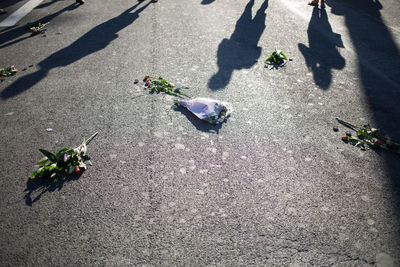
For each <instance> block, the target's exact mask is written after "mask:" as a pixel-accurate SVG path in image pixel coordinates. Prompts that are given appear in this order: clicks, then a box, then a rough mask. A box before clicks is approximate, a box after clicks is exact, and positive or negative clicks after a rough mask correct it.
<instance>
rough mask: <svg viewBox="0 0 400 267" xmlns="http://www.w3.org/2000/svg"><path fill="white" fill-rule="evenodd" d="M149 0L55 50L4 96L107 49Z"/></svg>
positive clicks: (12, 94) (8, 88) (6, 91)
mask: <svg viewBox="0 0 400 267" xmlns="http://www.w3.org/2000/svg"><path fill="white" fill-rule="evenodd" d="M150 3H151V2H148V3H147V4H146V5H144V6H142V7H141V8H139V9H137V10H136V11H135V12H133V13H130V12H131V11H132V10H134V9H136V7H138V6H139V5H140V4H141V3H137V4H136V5H134V6H132V7H131V8H129V9H127V10H126V11H124V12H123V13H121V14H120V15H119V16H117V17H115V18H112V19H110V20H108V21H106V22H104V23H102V24H100V25H98V26H96V27H94V28H93V29H92V30H90V31H89V32H87V33H86V34H84V35H83V36H82V37H80V38H79V39H78V40H76V41H75V42H74V43H72V44H71V45H69V46H67V47H65V48H63V49H61V50H59V51H57V52H55V53H54V54H52V55H50V56H49V57H47V58H45V59H44V60H43V61H41V62H40V63H39V64H38V65H39V70H38V71H36V72H34V73H31V74H29V75H25V76H23V77H21V78H19V79H18V80H17V81H15V82H14V83H12V84H11V85H10V86H8V87H6V88H5V89H4V90H3V91H2V92H1V97H2V98H3V99H7V98H11V97H14V96H16V95H18V94H20V93H22V92H24V91H26V90H28V89H29V88H31V87H32V86H34V85H35V84H37V83H38V82H39V81H41V80H42V79H43V78H45V77H46V76H47V73H48V72H49V71H50V70H51V69H54V68H57V67H62V66H67V65H69V64H72V63H74V62H75V61H78V60H80V59H82V58H83V57H86V56H88V55H90V54H92V53H95V52H97V51H99V50H102V49H104V48H105V47H107V46H108V45H109V44H110V43H111V42H112V41H113V40H115V39H116V38H118V34H117V32H119V31H120V30H122V29H123V28H125V27H127V26H129V25H130V24H132V23H133V22H134V21H135V20H136V19H137V18H138V17H139V14H140V12H142V11H143V10H144V9H145V8H146V7H147V6H148V5H150Z"/></svg>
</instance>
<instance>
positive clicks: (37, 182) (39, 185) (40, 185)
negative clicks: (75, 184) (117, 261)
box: [24, 174, 82, 206]
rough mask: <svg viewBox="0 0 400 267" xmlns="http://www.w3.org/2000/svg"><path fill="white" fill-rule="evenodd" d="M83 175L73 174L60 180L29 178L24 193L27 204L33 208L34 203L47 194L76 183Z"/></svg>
mask: <svg viewBox="0 0 400 267" xmlns="http://www.w3.org/2000/svg"><path fill="white" fill-rule="evenodd" d="M81 175H82V174H73V175H68V176H65V177H61V178H59V179H51V178H49V177H43V178H35V179H31V178H28V180H27V181H26V189H25V190H24V192H26V194H25V196H24V199H25V204H26V205H28V206H32V205H33V203H35V202H36V201H39V200H40V198H41V197H42V195H43V194H45V193H46V192H54V191H56V190H58V191H60V190H61V189H62V188H63V186H64V184H65V183H69V182H71V181H76V180H78V179H79V178H80V177H81ZM32 195H35V196H32Z"/></svg>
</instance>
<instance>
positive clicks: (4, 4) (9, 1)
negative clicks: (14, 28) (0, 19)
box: [0, 0, 23, 11]
mask: <svg viewBox="0 0 400 267" xmlns="http://www.w3.org/2000/svg"><path fill="white" fill-rule="evenodd" d="M21 1H23V0H4V1H0V8H2V9H5V10H6V11H7V8H8V7H9V6H13V5H15V4H16V3H18V2H21Z"/></svg>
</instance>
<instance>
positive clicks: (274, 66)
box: [264, 61, 287, 70]
mask: <svg viewBox="0 0 400 267" xmlns="http://www.w3.org/2000/svg"><path fill="white" fill-rule="evenodd" d="M286 63H287V61H285V63H281V64H279V63H274V62H265V66H264V67H265V68H267V69H268V68H269V69H270V70H273V69H275V70H277V69H280V68H284V67H285V66H286Z"/></svg>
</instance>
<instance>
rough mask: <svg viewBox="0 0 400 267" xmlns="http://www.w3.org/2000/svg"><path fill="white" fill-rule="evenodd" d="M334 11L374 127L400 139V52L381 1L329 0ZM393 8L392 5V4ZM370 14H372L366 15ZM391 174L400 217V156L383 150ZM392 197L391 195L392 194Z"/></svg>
mask: <svg viewBox="0 0 400 267" xmlns="http://www.w3.org/2000/svg"><path fill="white" fill-rule="evenodd" d="M327 4H328V5H329V6H330V7H331V8H332V9H331V10H332V13H334V14H337V15H342V16H344V18H345V24H346V26H347V28H348V31H349V35H350V38H351V41H352V43H353V46H354V49H355V53H356V56H357V59H358V74H359V79H360V81H359V83H360V84H361V88H362V89H363V91H364V95H365V101H366V102H367V105H368V106H369V108H370V110H371V112H372V114H373V116H374V121H373V122H371V123H370V124H371V126H373V127H375V128H379V129H380V131H381V133H382V134H384V135H387V136H390V137H391V138H393V139H394V140H397V141H398V140H399V139H400V54H399V50H398V49H397V45H396V42H395V41H394V39H393V37H392V35H391V33H390V31H389V29H388V27H387V26H386V25H385V23H384V21H383V20H382V17H381V13H380V10H381V9H382V5H381V3H380V2H379V1H377V0H363V1H359V0H354V1H344V0H335V1H329V2H327ZM389 8H390V7H389ZM366 14H367V15H368V16H366ZM382 158H383V160H384V162H385V163H386V167H387V177H388V179H389V180H390V181H391V184H392V187H393V192H394V194H393V195H391V196H390V199H392V200H393V201H394V203H395V205H396V206H397V216H398V218H399V220H400V164H399V163H400V157H399V156H398V155H395V154H393V153H390V152H385V151H384V152H383V153H382ZM388 197H389V196H388Z"/></svg>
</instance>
